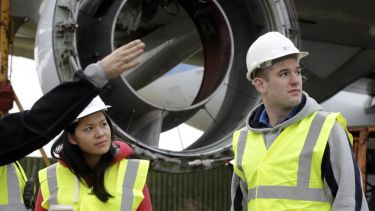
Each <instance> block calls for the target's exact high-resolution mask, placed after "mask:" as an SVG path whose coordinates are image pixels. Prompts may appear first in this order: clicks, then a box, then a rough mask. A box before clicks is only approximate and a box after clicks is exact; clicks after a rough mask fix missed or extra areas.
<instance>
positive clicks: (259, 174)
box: [233, 112, 353, 211]
mask: <svg viewBox="0 0 375 211" xmlns="http://www.w3.org/2000/svg"><path fill="white" fill-rule="evenodd" d="M336 120H337V121H338V122H339V123H340V124H341V125H342V126H343V127H344V128H345V129H346V121H345V119H344V118H343V117H342V116H341V115H340V114H339V113H330V114H328V113H325V112H315V113H313V114H311V115H309V116H308V117H306V118H304V119H302V120H301V121H298V122H296V123H294V124H292V125H290V126H289V127H287V128H285V129H284V130H283V131H282V132H281V133H280V134H279V135H278V137H277V138H276V139H275V140H274V142H273V143H272V145H271V146H270V147H269V149H268V150H267V149H266V146H265V142H264V138H263V134H262V133H254V132H251V131H248V130H247V129H245V128H244V129H241V130H238V131H236V132H235V133H234V135H233V150H234V154H235V160H234V171H235V173H236V174H237V175H238V176H239V177H240V178H241V179H242V180H243V181H245V182H246V185H247V190H248V197H247V210H251V211H253V210H259V211H264V210H267V211H269V210H277V211H280V210H304V211H316V210H319V211H325V210H331V207H332V200H333V199H332V196H331V195H330V194H329V193H326V192H325V191H324V183H323V181H322V178H321V173H322V172H321V163H322V158H323V154H324V150H325V148H326V145H327V143H328V138H329V135H330V132H331V129H332V127H333V125H334V123H335V121H336ZM347 134H348V137H349V139H350V141H351V142H352V140H353V139H352V136H351V134H350V133H349V132H348V131H347ZM338 141H345V140H338Z"/></svg>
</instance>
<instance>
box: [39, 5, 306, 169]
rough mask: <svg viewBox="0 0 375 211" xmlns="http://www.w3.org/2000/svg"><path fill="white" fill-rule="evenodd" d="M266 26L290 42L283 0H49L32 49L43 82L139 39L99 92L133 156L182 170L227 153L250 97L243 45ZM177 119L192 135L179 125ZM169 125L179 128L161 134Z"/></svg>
mask: <svg viewBox="0 0 375 211" xmlns="http://www.w3.org/2000/svg"><path fill="white" fill-rule="evenodd" d="M270 30H277V31H280V32H282V33H284V34H286V35H288V36H289V37H291V38H292V39H293V40H294V41H295V42H296V43H299V34H298V22H297V18H296V13H295V10H294V7H293V3H292V1H289V0H284V1H283V0H281V1H271V0H267V1H256V0H243V1H225V0H222V1H215V0H178V1H177V0H167V1H151V0H144V1H139V0H128V1H126V0H114V1H89V0H86V1H82V0H81V1H76V0H70V1H66V0H48V1H47V5H46V6H45V9H44V12H43V13H42V15H41V18H40V22H39V24H38V30H37V37H36V48H35V56H36V63H37V68H38V72H39V75H40V81H41V84H42V89H43V91H44V92H47V91H48V90H50V89H51V88H53V87H54V86H56V85H57V84H58V83H60V82H62V81H65V80H70V79H71V78H72V76H73V74H74V72H75V71H76V70H77V69H81V68H84V67H86V66H87V65H88V64H90V63H92V62H96V61H98V60H100V59H101V58H103V57H104V56H105V55H107V54H108V53H109V52H111V51H112V50H113V49H115V48H117V47H119V46H121V45H123V44H125V43H127V42H129V41H131V40H133V39H138V38H139V39H141V40H143V41H144V42H145V44H146V49H145V53H144V55H143V56H142V57H141V61H142V62H141V64H140V65H139V66H138V67H136V68H134V69H133V70H131V71H129V72H127V73H126V74H124V75H122V76H121V77H120V78H118V79H115V80H112V81H111V82H110V84H109V86H108V88H107V89H106V90H104V91H103V92H102V93H101V97H102V98H103V100H104V101H105V102H106V103H107V104H110V105H112V108H111V109H110V110H109V116H110V118H111V119H112V120H113V123H114V126H115V131H116V135H117V136H119V137H120V138H121V139H123V140H125V141H127V142H128V143H129V144H130V145H131V146H132V147H133V148H134V149H135V150H134V151H135V153H136V154H137V155H138V156H140V157H146V158H147V159H150V160H152V167H153V168H154V169H156V170H162V171H169V172H189V171H196V170H201V169H207V168H211V167H214V166H216V165H219V164H222V163H223V162H229V160H231V159H232V152H231V135H232V133H233V132H234V131H235V130H236V129H239V128H241V127H242V126H243V125H244V120H245V118H246V116H247V114H248V112H249V111H250V109H251V108H252V107H253V106H254V105H256V104H257V103H259V97H258V94H257V92H256V91H255V90H254V89H253V87H252V86H251V85H250V84H249V82H248V81H247V80H246V78H245V74H246V65H245V57H246V53H247V49H248V47H249V46H250V44H251V43H252V42H253V41H254V40H255V39H256V38H257V37H258V36H259V35H261V34H263V33H265V32H266V31H270ZM182 127H188V128H194V129H192V130H194V131H198V132H197V133H195V134H198V135H193V134H192V133H188V134H185V135H182V132H181V128H182ZM173 130H175V131H177V134H179V135H176V136H174V137H173V138H169V137H167V136H166V135H165V134H167V133H171V131H173ZM183 136H185V137H183ZM192 137H193V139H194V140H191V138H192ZM187 139H188V141H184V140H187ZM176 145H179V146H180V147H179V148H177V149H176V148H173V146H176Z"/></svg>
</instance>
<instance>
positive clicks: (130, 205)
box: [40, 159, 148, 211]
mask: <svg viewBox="0 0 375 211" xmlns="http://www.w3.org/2000/svg"><path fill="white" fill-rule="evenodd" d="M57 165H59V168H63V169H67V168H66V167H63V166H62V165H61V164H54V165H52V166H50V167H48V168H47V169H45V170H44V171H46V174H47V175H46V178H47V183H48V195H49V197H48V195H47V194H46V195H47V197H48V199H47V198H45V199H44V200H48V204H49V205H57V204H61V201H60V200H58V187H59V185H58V175H57V174H58V168H57V167H58V166H57ZM146 165H147V167H146V168H145V166H146ZM141 167H142V169H140V168H141ZM115 169H118V174H117V175H118V178H117V182H115V184H117V185H121V184H122V185H121V187H120V188H122V190H121V191H115V190H116V189H117V188H116V187H114V188H113V189H111V191H112V190H113V191H114V193H113V194H112V196H113V197H114V198H110V200H116V201H117V200H118V201H119V207H118V209H119V210H124V211H131V210H136V209H137V207H138V206H139V194H138V195H137V197H135V195H134V194H135V193H136V191H137V190H136V189H134V188H135V186H136V185H137V184H136V183H137V179H138V178H137V177H138V176H139V174H144V175H141V177H145V178H144V181H141V182H140V183H141V186H142V187H139V188H140V190H138V192H140V194H142V191H143V187H144V184H145V180H146V177H147V169H148V161H145V160H134V159H129V160H125V159H124V160H121V161H120V162H119V163H118V167H116V168H115ZM109 171H111V169H109ZM140 171H146V172H143V173H142V172H140ZM41 172H43V170H42V171H41ZM41 172H40V175H41V174H42V173H41ZM72 176H74V181H75V184H74V198H73V201H72V203H74V204H75V206H76V205H77V202H79V203H80V204H78V207H80V208H81V210H87V209H90V210H92V208H90V206H95V204H91V205H88V204H87V205H86V204H84V202H83V201H82V200H88V199H87V197H85V199H82V198H79V197H82V193H81V195H80V192H79V191H83V192H86V191H87V190H81V189H80V186H81V187H82V185H80V184H79V181H78V178H77V177H76V176H75V175H72V174H71V176H69V177H72ZM138 183H139V181H138ZM138 186H139V184H138ZM45 187H46V186H45V185H43V184H41V188H45ZM107 190H108V189H107ZM43 191H44V193H46V192H45V190H44V189H43V190H42V193H43ZM110 193H111V192H110ZM121 193H122V194H121ZM60 194H61V193H60ZM114 194H116V195H114ZM89 195H90V196H94V197H91V199H90V202H93V201H92V198H95V201H96V202H94V203H103V202H101V201H100V200H99V199H97V198H96V196H95V195H91V194H89ZM43 196H44V195H43ZM116 197H117V199H116ZM118 197H121V199H119V198H118ZM142 197H143V194H142ZM89 198H90V197H89ZM137 200H138V201H137ZM103 204H104V206H106V205H108V206H109V204H108V203H103ZM69 205H70V204H69ZM112 205H113V203H112ZM78 207H77V208H78ZM83 207H85V208H83ZM108 208H109V207H108ZM112 208H113V207H112ZM98 209H99V208H98Z"/></svg>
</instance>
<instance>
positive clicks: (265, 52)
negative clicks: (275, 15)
mask: <svg viewBox="0 0 375 211" xmlns="http://www.w3.org/2000/svg"><path fill="white" fill-rule="evenodd" d="M291 54H297V59H298V61H299V60H300V59H302V58H303V57H305V56H307V55H309V53H308V52H300V51H299V50H298V49H297V48H296V46H295V45H294V44H293V42H292V41H291V40H290V39H288V38H287V37H285V36H284V35H282V34H281V33H279V32H268V33H266V34H264V35H262V36H260V37H258V39H256V40H255V42H254V43H253V44H252V45H251V46H250V48H249V50H248V51H247V55H246V66H247V74H246V78H247V79H248V80H249V81H251V80H252V73H253V72H254V71H255V70H256V69H257V68H261V65H263V64H265V63H266V62H269V64H267V65H266V67H269V66H271V65H272V63H271V62H272V60H274V59H277V58H281V57H283V56H287V55H291Z"/></svg>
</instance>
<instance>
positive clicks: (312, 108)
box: [246, 92, 322, 133]
mask: <svg viewBox="0 0 375 211" xmlns="http://www.w3.org/2000/svg"><path fill="white" fill-rule="evenodd" d="M298 106H299V107H301V108H300V110H299V112H298V113H297V114H295V115H294V116H293V117H292V118H290V119H288V120H286V121H284V122H282V123H280V124H278V125H276V126H275V127H273V128H262V127H260V126H259V124H258V123H259V118H260V114H261V112H262V110H263V109H264V105H263V103H262V104H260V105H258V106H257V107H255V108H254V109H253V110H252V111H250V113H249V115H248V117H247V118H246V127H247V129H249V130H251V131H253V132H255V133H268V132H271V131H275V130H277V131H281V130H282V129H284V128H286V127H288V126H289V125H291V124H293V123H295V122H297V121H299V120H301V119H303V118H304V117H306V116H308V115H310V114H312V113H314V112H316V111H320V110H322V107H321V106H320V105H319V104H318V103H317V102H316V101H315V100H314V99H313V98H311V97H309V95H308V94H307V93H306V92H303V93H302V101H301V103H300V104H299V105H298Z"/></svg>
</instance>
